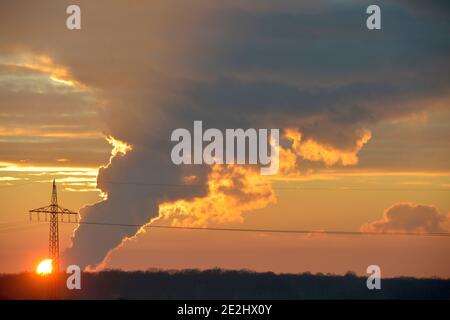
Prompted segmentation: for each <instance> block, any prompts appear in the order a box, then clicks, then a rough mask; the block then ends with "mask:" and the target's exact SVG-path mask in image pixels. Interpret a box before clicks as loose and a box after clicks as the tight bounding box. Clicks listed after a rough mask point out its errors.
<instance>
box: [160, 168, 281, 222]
mask: <svg viewBox="0 0 450 320" xmlns="http://www.w3.org/2000/svg"><path fill="white" fill-rule="evenodd" d="M272 202H275V194H274V192H273V190H272V187H271V185H270V184H268V183H267V182H265V178H264V177H263V176H261V175H260V174H259V172H258V171H257V170H255V168H251V167H243V166H237V165H214V166H213V167H212V171H211V173H210V174H209V176H208V194H207V195H206V196H205V197H198V198H194V199H193V200H178V201H174V202H166V203H163V204H161V205H160V206H159V213H160V215H159V217H158V218H157V220H161V219H163V220H169V221H170V222H171V224H172V225H176V226H207V225H209V224H211V223H226V222H242V220H243V218H242V212H244V211H250V210H255V209H260V208H264V207H266V206H267V205H268V204H269V203H272Z"/></svg>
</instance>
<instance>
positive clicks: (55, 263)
mask: <svg viewBox="0 0 450 320" xmlns="http://www.w3.org/2000/svg"><path fill="white" fill-rule="evenodd" d="M28 212H29V215H30V220H31V219H32V214H33V212H35V213H37V220H38V221H39V220H40V218H41V214H45V221H47V215H48V214H49V215H50V236H49V241H48V255H49V258H50V259H52V269H53V271H54V272H57V273H58V272H59V268H60V264H59V230H58V224H59V220H60V218H61V221H64V215H67V219H68V222H72V221H71V217H72V216H75V219H74V220H75V222H77V221H78V213H77V212H74V211H71V210H69V209H66V208H63V207H61V206H59V205H58V194H57V192H56V183H55V180H54V179H53V190H52V199H51V203H50V205H49V206H45V207H41V208H37V209H33V210H30V211H28Z"/></svg>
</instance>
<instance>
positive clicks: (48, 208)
mask: <svg viewBox="0 0 450 320" xmlns="http://www.w3.org/2000/svg"><path fill="white" fill-rule="evenodd" d="M51 207H52V206H45V207H41V208H36V209H33V210H29V211H28V212H43V213H45V212H47V213H50V212H52V211H51Z"/></svg>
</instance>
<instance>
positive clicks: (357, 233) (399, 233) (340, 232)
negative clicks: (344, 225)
mask: <svg viewBox="0 0 450 320" xmlns="http://www.w3.org/2000/svg"><path fill="white" fill-rule="evenodd" d="M62 223H71V224H74V223H75V224H76V223H77V222H68V221H64V222H62ZM78 224H86V225H100V226H115V227H133V228H141V227H143V226H144V225H140V224H128V223H112V222H96V221H79V222H78ZM145 227H146V228H155V229H175V230H205V231H230V232H260V233H291V234H333V235H358V236H434V237H450V233H447V232H427V233H421V232H362V231H339V230H323V231H322V230H320V231H317V230H290V229H287V230H286V229H249V228H215V227H184V226H169V225H151V224H150V225H146V226H145Z"/></svg>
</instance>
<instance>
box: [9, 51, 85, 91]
mask: <svg viewBox="0 0 450 320" xmlns="http://www.w3.org/2000/svg"><path fill="white" fill-rule="evenodd" d="M0 65H3V66H7V67H13V68H22V69H28V70H32V71H36V72H39V73H42V74H45V75H47V76H48V77H49V78H50V80H52V81H53V82H55V83H57V84H61V85H65V86H69V87H76V88H78V89H87V88H86V86H85V85H84V84H82V83H81V82H79V81H77V80H76V79H75V78H74V77H73V76H72V75H71V73H70V71H69V69H68V68H66V67H64V66H62V65H59V64H57V63H55V62H54V61H53V59H52V58H51V57H49V56H47V55H37V54H22V55H20V56H14V57H2V58H1V59H0Z"/></svg>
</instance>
